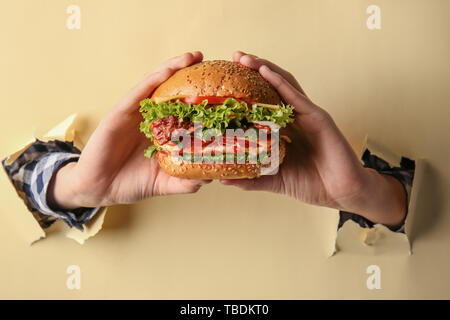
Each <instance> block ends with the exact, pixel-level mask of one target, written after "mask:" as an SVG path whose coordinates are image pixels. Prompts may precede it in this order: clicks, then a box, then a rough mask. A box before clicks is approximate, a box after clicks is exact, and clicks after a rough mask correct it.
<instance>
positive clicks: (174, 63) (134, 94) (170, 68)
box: [118, 51, 203, 112]
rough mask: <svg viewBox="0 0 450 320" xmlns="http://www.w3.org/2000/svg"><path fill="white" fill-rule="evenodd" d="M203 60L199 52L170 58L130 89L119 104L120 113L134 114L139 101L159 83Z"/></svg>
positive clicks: (148, 94)
mask: <svg viewBox="0 0 450 320" xmlns="http://www.w3.org/2000/svg"><path fill="white" fill-rule="evenodd" d="M202 59H203V55H202V53H201V52H199V51H196V52H192V53H191V52H188V53H185V54H183V55H181V56H178V57H175V58H172V59H170V60H168V61H167V62H165V63H163V64H162V65H161V66H159V67H158V68H156V69H155V70H156V71H155V70H154V71H152V72H150V73H148V74H147V75H146V76H145V77H144V79H143V80H142V81H141V83H139V84H138V85H137V86H136V87H135V88H134V89H132V90H131V91H130V92H129V93H128V94H127V95H126V96H125V97H124V99H122V101H121V102H120V104H119V106H120V107H119V108H118V110H119V111H121V112H134V111H135V110H136V109H137V107H138V106H139V101H141V100H142V99H145V98H147V97H148V96H150V94H151V93H152V92H153V90H155V88H156V87H158V86H159V85H160V84H161V83H163V82H164V81H166V80H167V79H168V78H169V77H170V76H171V75H172V74H173V73H175V71H177V70H179V69H182V68H185V67H187V66H190V65H191V64H194V63H197V62H200V61H201V60H202Z"/></svg>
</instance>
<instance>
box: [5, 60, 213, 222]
mask: <svg viewBox="0 0 450 320" xmlns="http://www.w3.org/2000/svg"><path fill="white" fill-rule="evenodd" d="M201 60H202V54H201V53H200V52H194V53H186V54H184V55H181V56H179V57H176V58H173V59H171V60H169V61H167V62H166V63H164V64H162V65H161V66H159V67H158V68H156V69H155V70H153V71H152V72H150V73H148V74H147V75H146V76H145V77H144V79H143V80H142V82H141V83H139V84H138V85H137V86H136V87H135V88H134V89H133V90H131V91H130V92H129V93H128V94H127V95H126V96H125V97H124V98H123V99H122V101H120V102H119V104H118V105H117V106H116V107H115V108H113V109H112V110H111V111H110V112H109V113H108V114H107V115H106V116H105V117H104V118H103V119H102V120H101V122H100V124H99V126H98V127H97V128H96V130H95V131H94V133H93V134H92V136H91V137H90V139H89V141H88V143H87V144H86V147H85V148H84V149H83V151H82V152H81V154H80V155H79V154H78V153H79V151H78V150H69V151H68V152H69V154H68V158H67V159H69V158H71V159H72V158H73V159H72V160H71V161H61V162H58V163H56V162H55V163H52V165H49V163H48V162H47V160H48V159H49V158H51V157H53V153H54V152H58V151H61V150H59V149H58V148H56V149H54V148H53V149H52V148H48V147H49V146H50V145H51V143H56V144H58V145H59V146H60V149H61V148H62V149H65V148H68V144H65V143H64V142H60V141H55V142H49V143H42V142H40V143H41V145H39V150H38V151H36V152H34V153H33V150H32V149H30V150H27V151H25V153H24V154H23V157H21V158H19V159H22V160H21V161H19V162H15V163H14V165H13V166H12V167H11V168H9V169H8V168H7V167H5V169H7V170H6V171H7V173H8V175H9V176H10V179H11V180H12V181H13V182H14V186H15V187H16V189H17V190H18V192H19V194H21V195H23V194H24V195H25V198H26V199H27V200H26V201H27V202H28V204H30V206H29V207H31V209H32V210H33V212H35V211H38V212H39V214H40V216H42V214H43V215H44V216H46V217H52V218H61V219H64V217H68V218H67V219H64V220H65V221H66V222H67V223H68V224H69V225H70V226H76V227H78V228H82V227H81V225H82V224H83V223H84V222H86V221H87V220H88V219H89V218H90V217H92V215H93V214H95V212H96V210H98V208H99V207H101V206H109V205H113V204H117V203H131V202H135V201H139V200H141V199H145V198H147V197H151V196H157V195H166V194H175V193H191V192H196V191H197V190H198V189H199V188H200V187H201V186H202V185H203V184H205V183H208V182H210V181H207V180H185V179H179V178H175V177H172V176H169V175H168V174H166V173H165V172H164V171H163V170H162V169H161V168H160V167H159V165H158V162H157V160H156V159H155V158H153V159H148V158H145V157H144V150H145V149H146V148H147V147H148V146H149V144H150V143H149V141H148V139H147V138H146V137H145V136H144V134H142V133H141V132H140V131H139V124H140V122H141V115H140V113H139V101H140V100H142V99H144V98H147V97H148V96H149V95H150V94H151V93H152V91H153V90H154V89H155V88H156V87H158V86H159V85H160V84H161V83H162V82H163V81H165V80H166V79H167V78H169V77H170V76H171V75H172V74H173V73H174V72H175V71H177V70H178V69H180V68H184V67H186V66H189V65H191V64H193V63H196V62H199V61H201ZM64 145H65V147H64ZM30 153H33V157H32V159H31V158H30ZM38 157H42V159H41V160H38ZM19 159H18V160H19ZM46 159H47V160H46ZM65 159H66V158H64V159H62V158H61V159H60V160H65ZM39 163H40V164H41V165H39ZM4 166H5V163H4ZM13 167H14V168H15V169H14V168H13ZM44 167H45V170H44V169H42V170H41V169H40V168H44ZM16 169H17V170H16ZM24 171H26V172H27V175H26V176H25V177H30V178H29V179H28V178H26V179H24V175H23V174H21V172H24ZM14 172H16V173H17V174H14ZM13 176H14V177H13ZM32 177H34V178H32ZM33 189H34V190H40V191H39V192H37V193H36V192H34V193H32V192H27V190H33ZM53 221H54V220H53ZM41 225H42V226H43V227H45V226H48V225H49V224H41Z"/></svg>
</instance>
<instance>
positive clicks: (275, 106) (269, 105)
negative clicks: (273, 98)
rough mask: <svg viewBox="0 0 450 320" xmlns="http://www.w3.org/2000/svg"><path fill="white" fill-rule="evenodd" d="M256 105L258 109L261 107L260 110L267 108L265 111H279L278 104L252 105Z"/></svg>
mask: <svg viewBox="0 0 450 320" xmlns="http://www.w3.org/2000/svg"><path fill="white" fill-rule="evenodd" d="M254 104H256V105H257V106H258V107H262V108H267V109H273V110H278V109H280V106H279V105H278V104H268V103H259V102H258V103H254Z"/></svg>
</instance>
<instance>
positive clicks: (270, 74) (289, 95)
mask: <svg viewBox="0 0 450 320" xmlns="http://www.w3.org/2000/svg"><path fill="white" fill-rule="evenodd" d="M259 73H260V74H261V75H262V76H263V78H264V79H266V80H267V81H269V82H270V83H271V84H272V85H273V86H274V87H275V89H276V90H277V91H278V93H279V94H280V95H281V97H282V98H283V100H284V101H286V102H287V103H288V104H290V105H293V106H294V107H295V110H296V111H297V112H298V113H300V114H309V113H311V112H314V111H316V110H317V108H316V106H314V104H312V103H311V101H309V100H308V98H306V97H305V96H304V95H303V94H301V93H300V92H299V91H298V90H296V88H294V87H293V86H292V85H291V84H290V83H289V82H288V81H287V80H286V79H285V78H283V77H282V76H281V75H280V74H279V73H276V72H274V71H272V70H271V69H270V68H269V67H268V66H266V65H262V66H261V67H260V68H259Z"/></svg>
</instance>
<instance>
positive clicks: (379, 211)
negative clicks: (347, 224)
mask: <svg viewBox="0 0 450 320" xmlns="http://www.w3.org/2000/svg"><path fill="white" fill-rule="evenodd" d="M363 180H364V182H363V184H362V189H361V193H360V194H359V195H358V197H357V199H356V200H355V202H354V203H353V205H352V206H351V208H348V209H349V210H347V209H345V211H349V212H352V213H356V214H359V215H361V216H363V217H364V218H366V219H368V220H370V221H372V222H373V223H380V224H383V225H386V226H388V227H396V226H398V225H400V224H401V223H402V221H403V220H404V218H405V215H406V209H407V201H406V192H405V189H404V187H403V186H402V184H401V183H400V181H398V180H397V179H396V178H394V177H392V176H389V175H386V174H380V173H379V172H377V171H375V170H374V169H370V168H364V179H363Z"/></svg>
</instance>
